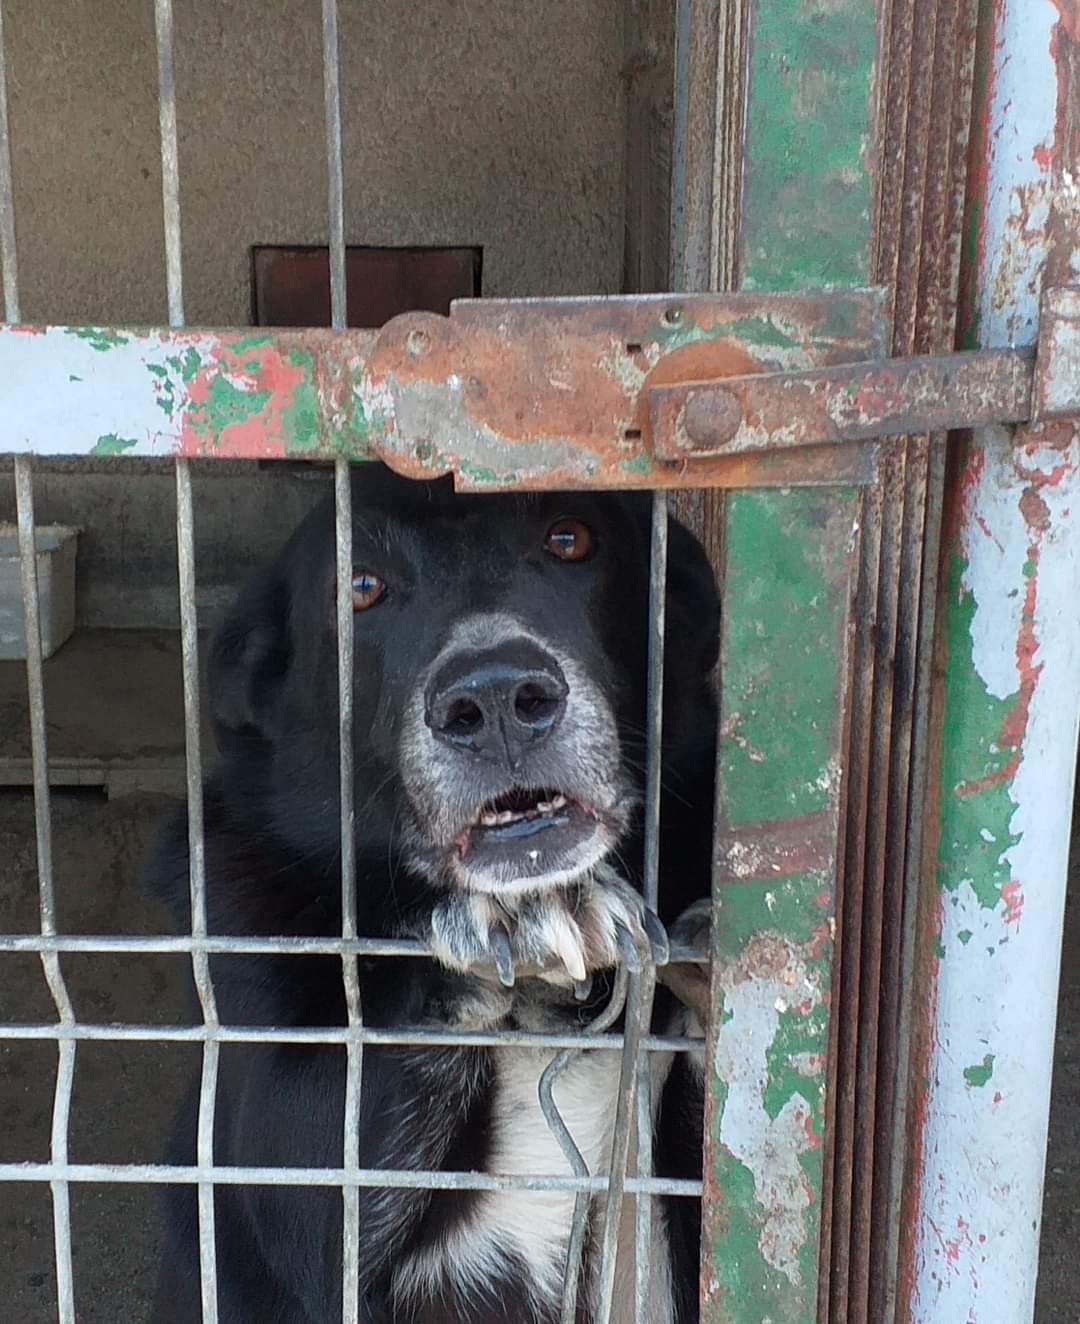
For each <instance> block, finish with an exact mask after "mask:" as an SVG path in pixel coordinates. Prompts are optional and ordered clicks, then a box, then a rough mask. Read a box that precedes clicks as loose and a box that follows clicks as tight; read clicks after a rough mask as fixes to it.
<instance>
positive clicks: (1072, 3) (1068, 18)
mask: <svg viewBox="0 0 1080 1324" xmlns="http://www.w3.org/2000/svg"><path fill="white" fill-rule="evenodd" d="M1050 3H1051V4H1052V5H1053V6H1054V8H1055V9H1056V10H1057V12H1058V26H1059V27H1060V28H1062V29H1063V30H1064V31H1065V32H1066V33H1067V35H1068V37H1069V39H1070V40H1071V41H1075V42H1080V3H1077V0H1050Z"/></svg>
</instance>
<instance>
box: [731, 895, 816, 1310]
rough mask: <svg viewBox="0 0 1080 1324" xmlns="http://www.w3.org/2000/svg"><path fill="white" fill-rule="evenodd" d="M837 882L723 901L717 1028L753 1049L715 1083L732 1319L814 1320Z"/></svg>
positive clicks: (737, 1044)
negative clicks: (827, 901)
mask: <svg viewBox="0 0 1080 1324" xmlns="http://www.w3.org/2000/svg"><path fill="white" fill-rule="evenodd" d="M827 883H828V880H823V879H822V877H821V876H820V875H817V874H805V875H798V876H793V877H788V878H783V879H781V880H779V881H777V882H772V881H770V882H751V883H741V884H736V885H733V886H730V887H727V888H725V890H724V892H723V894H722V908H721V912H720V913H721V923H720V924H719V925H718V927H717V931H716V933H715V935H714V955H713V959H714V961H715V962H716V969H717V970H718V972H719V979H718V984H719V986H720V988H721V990H722V996H723V999H724V1000H723V1004H722V1012H721V1016H720V1018H719V1022H718V1024H719V1025H720V1026H730V1035H731V1043H732V1044H733V1045H735V1049H734V1051H735V1052H736V1053H742V1052H743V1046H744V1045H745V1046H746V1047H745V1051H746V1052H748V1053H749V1054H751V1057H750V1058H748V1059H747V1060H746V1062H745V1063H744V1065H743V1066H742V1067H740V1068H737V1069H735V1070H734V1071H733V1072H732V1075H733V1077H734V1080H728V1079H726V1078H725V1076H724V1074H723V1072H721V1074H720V1075H719V1076H718V1077H717V1078H715V1079H714V1083H713V1089H714V1091H715V1093H714V1099H715V1100H716V1101H717V1102H718V1104H719V1106H718V1107H717V1108H715V1109H714V1110H713V1111H712V1113H711V1115H710V1128H711V1131H712V1142H713V1148H712V1152H713V1154H714V1168H713V1171H714V1174H715V1187H714V1189H715V1190H716V1191H717V1193H718V1198H719V1200H720V1209H719V1210H717V1211H715V1217H714V1218H713V1219H711V1220H710V1223H709V1225H708V1227H709V1230H710V1235H711V1247H712V1260H711V1271H712V1272H713V1273H714V1274H715V1277H716V1280H717V1281H716V1290H715V1292H714V1294H713V1302H714V1305H715V1306H716V1307H717V1308H718V1309H719V1310H720V1314H719V1315H718V1316H717V1317H718V1318H720V1319H724V1320H728V1319H730V1320H738V1321H744V1320H745V1321H747V1324H749V1321H750V1320H754V1321H758V1320H764V1319H769V1320H772V1321H774V1322H775V1324H803V1322H804V1321H808V1320H810V1319H812V1318H813V1311H814V1303H815V1301H816V1297H817V1282H816V1275H817V1270H816V1264H817V1246H818V1237H819V1234H820V1216H821V1211H820V1205H819V1202H818V1198H817V1193H818V1192H819V1191H820V1188H821V1179H822V1161H823V1136H824V1129H825V1118H824V1104H825V1080H826V1073H825V1060H826V1058H825V1054H826V1048H827V1042H828V1022H829V1009H828V1005H827V1002H826V1000H825V998H824V995H823V994H824V989H825V988H826V987H827V984H828V977H829V967H830V963H831V955H832V944H831V942H829V941H824V942H823V941H821V938H822V925H823V924H824V923H825V921H826V918H827V912H826V911H825V910H823V907H822V897H823V887H827ZM825 896H826V897H827V896H828V892H827V891H826V892H825ZM736 1006H738V1007H739V1009H740V1010H739V1012H738V1013H737V1012H736V1010H735V1007H736ZM755 1007H756V1008H758V1009H759V1013H760V1014H764V1015H765V1016H770V1017H775V1027H776V1028H775V1031H774V1032H773V1034H772V1037H771V1039H770V1040H769V1042H768V1043H767V1045H765V1048H764V1062H763V1063H762V1062H761V1061H760V1059H755V1058H754V1056H753V1055H754V1054H756V1053H757V1052H758V1051H759V1050H760V1042H759V1040H758V1039H757V1038H756V1035H759V1034H760V1026H758V1028H757V1031H755V1028H754V1026H753V1025H752V1024H751V1023H750V1021H748V1020H744V1021H740V1015H741V1016H743V1017H746V1016H747V1015H748V1014H749V1015H750V1016H753V1015H755V1012H754V1008H755ZM720 1057H722V1054H721V1053H720V1051H719V1049H718V1058H720ZM762 1068H763V1070H762ZM755 1077H757V1078H758V1079H759V1082H760V1092H759V1094H758V1096H757V1098H756V1100H748V1099H747V1097H746V1094H745V1088H746V1083H747V1080H752V1079H754V1078H755ZM734 1085H737V1086H738V1087H739V1089H740V1096H739V1100H738V1103H737V1104H736V1103H734V1102H733V1103H732V1105H731V1106H732V1107H737V1108H738V1109H739V1112H738V1114H737V1115H731V1116H729V1115H728V1113H727V1108H728V1104H729V1097H730V1092H731V1089H732V1088H733V1086H734ZM755 1102H756V1109H755V1106H754V1105H755ZM748 1105H749V1106H748ZM755 1114H756V1115H755ZM778 1120H779V1123H780V1125H779V1130H778V1131H777V1132H776V1134H774V1129H775V1128H776V1126H777V1123H778Z"/></svg>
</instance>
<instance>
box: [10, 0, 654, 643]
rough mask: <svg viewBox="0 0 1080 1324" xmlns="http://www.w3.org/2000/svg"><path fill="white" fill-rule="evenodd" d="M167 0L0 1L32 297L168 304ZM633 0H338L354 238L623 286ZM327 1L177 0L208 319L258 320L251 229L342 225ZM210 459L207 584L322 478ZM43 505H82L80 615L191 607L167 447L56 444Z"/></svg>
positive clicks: (149, 621) (136, 311)
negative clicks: (151, 457)
mask: <svg viewBox="0 0 1080 1324" xmlns="http://www.w3.org/2000/svg"><path fill="white" fill-rule="evenodd" d="M627 2H628V0H627ZM153 8H154V6H153V3H152V0H5V3H4V30H5V37H6V46H7V53H8V89H9V98H10V114H11V136H12V149H13V158H14V159H13V167H14V177H15V201H16V225H17V234H18V242H19V274H20V287H21V303H22V310H21V311H22V317H23V320H25V321H28V322H68V323H87V322H89V323H94V322H96V323H112V324H116V323H125V322H126V323H136V324H138V323H151V324H153V323H160V322H163V321H164V320H165V273H164V258H163V248H162V220H161V175H160V166H159V151H158V122H157V66H156V57H155V48H154V25H153ZM624 8H625V4H624V0H540V2H539V3H537V0H340V25H341V64H342V99H343V111H344V149H345V197H346V239H347V241H348V242H349V243H356V244H423V243H428V244H481V245H482V246H483V249H484V292H485V293H486V294H489V295H532V294H540V293H551V294H562V293H575V294H577V293H610V292H615V291H617V290H618V289H619V288H620V286H621V283H622V272H623V246H624V222H625V214H626V209H625V206H624V162H625V157H626V148H625V133H626V104H625V102H626V97H625V92H624V84H623V81H622V78H621V73H620V71H621V69H622V67H623V63H624V36H623V33H624ZM320 13H321V6H320V4H319V0H257V2H256V0H242V2H241V0H233V2H232V3H229V2H227V0H177V2H176V4H175V23H176V34H175V35H176V81H177V96H178V116H179V134H180V178H181V203H182V213H183V239H184V285H185V296H186V305H187V317H188V321H189V322H191V323H195V324H203V325H243V324H245V323H247V322H248V321H249V319H250V248H251V245H252V244H256V243H325V242H326V238H327V224H326V201H325V200H326V166H325V151H324V140H323V100H322V97H323V88H322V65H321V45H320V43H321V24H320ZM2 445H3V440H2V438H0V449H2ZM211 472H212V473H213V474H214V475H216V477H205V478H202V479H200V481H199V483H198V485H197V489H196V502H197V528H198V538H199V545H198V554H199V557H200V561H199V566H200V576H201V581H202V585H203V587H202V590H201V596H202V597H203V598H204V600H205V602H206V604H207V605H208V606H211V605H213V604H214V603H217V602H220V600H221V599H222V598H224V597H225V596H227V595H228V593H229V592H231V590H232V587H233V585H234V584H235V582H236V581H237V580H238V579H239V578H242V577H243V575H244V574H246V573H247V570H248V568H249V567H250V566H251V565H252V564H256V563H258V562H259V560H261V559H264V558H265V556H266V555H268V554H269V551H270V550H271V549H272V548H273V547H274V546H276V545H277V543H278V542H280V541H281V539H282V538H283V537H284V536H285V534H286V533H287V532H288V530H289V528H290V527H291V526H292V524H293V523H295V522H296V520H297V519H298V518H299V516H300V514H302V512H303V510H304V509H305V508H306V506H307V505H308V504H309V503H310V499H311V496H312V484H310V483H304V482H302V481H300V480H296V479H289V478H287V477H285V478H283V477H282V476H281V475H280V474H272V473H269V472H268V471H267V470H255V469H251V470H250V471H244V470H238V469H237V468H236V467H235V466H234V467H233V468H232V469H231V470H229V471H226V470H224V469H218V468H214V469H213V470H212V471H211ZM38 510H39V517H40V518H41V519H42V520H53V521H57V522H62V523H75V524H79V525H81V526H82V527H83V528H84V530H85V533H84V536H83V539H82V541H81V544H80V559H79V587H80V600H79V618H80V621H81V623H82V624H84V625H102V624H105V625H108V624H115V625H124V626H131V625H139V624H145V625H156V626H168V627H172V626H174V625H175V624H176V607H175V568H174V566H175V547H174V540H173V538H172V536H171V526H172V520H173V483H172V475H171V471H169V470H168V468H167V467H157V468H155V467H154V466H145V465H144V466H140V465H138V464H134V463H131V462H129V463H128V464H127V465H126V466H123V465H121V466H117V465H111V464H110V465H100V464H99V465H94V464H88V463H83V464H79V465H60V466H52V467H50V468H49V469H48V470H43V472H42V474H41V477H40V480H39V483H38ZM12 516H13V491H12V484H11V480H10V477H7V476H5V475H4V474H3V473H2V472H0V519H10V518H11V517H12Z"/></svg>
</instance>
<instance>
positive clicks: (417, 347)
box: [405, 331, 431, 358]
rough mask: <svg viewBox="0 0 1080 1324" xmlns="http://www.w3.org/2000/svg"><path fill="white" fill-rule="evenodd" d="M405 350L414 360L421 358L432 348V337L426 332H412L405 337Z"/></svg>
mask: <svg viewBox="0 0 1080 1324" xmlns="http://www.w3.org/2000/svg"><path fill="white" fill-rule="evenodd" d="M405 348H406V350H407V351H408V352H409V353H410V354H411V355H412V356H413V357H414V358H419V357H420V355H421V354H426V353H427V352H428V350H429V349H430V348H431V337H430V336H429V335H428V333H427V332H426V331H410V332H409V334H408V335H407V336H406V337H405Z"/></svg>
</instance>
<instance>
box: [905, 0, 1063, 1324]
mask: <svg viewBox="0 0 1080 1324" xmlns="http://www.w3.org/2000/svg"><path fill="white" fill-rule="evenodd" d="M1078 38H1080V9H1078V8H1077V5H1076V3H1075V0H1056V2H1055V0H996V3H995V4H994V5H993V6H990V5H989V4H986V5H984V6H983V28H982V32H981V35H980V50H981V62H980V68H979V74H980V78H979V92H980V97H981V100H982V105H981V107H980V109H981V111H982V119H981V133H980V135H979V138H980V141H977V142H976V144H975V165H976V168H975V170H974V171H973V184H972V187H971V196H970V199H969V216H970V227H969V242H968V246H969V251H968V254H967V273H968V277H969V280H970V284H971V291H970V297H969V299H968V308H967V314H968V318H969V322H970V333H969V334H970V339H971V340H972V341H973V342H975V343H977V344H979V345H984V346H1001V345H1025V344H1030V343H1031V342H1033V341H1034V339H1035V337H1036V330H1037V325H1038V315H1039V290H1040V287H1041V285H1042V283H1043V279H1044V275H1045V274H1046V273H1052V277H1053V279H1054V280H1069V279H1071V280H1072V281H1074V282H1075V281H1076V280H1077V277H1078V275H1080V226H1078V224H1077V222H1078V219H1080V183H1078V180H1077V176H1076V174H1075V171H1076V168H1077V164H1078V162H1077V159H1076V157H1077V152H1078V146H1077V136H1076V129H1075V127H1074V124H1073V120H1074V117H1075V109H1074V108H1072V109H1071V108H1070V97H1071V96H1072V95H1074V94H1075V91H1076V88H1075V84H1072V85H1070V80H1071V79H1075V73H1074V72H1073V71H1074V70H1075V69H1076V68H1077V54H1078V47H1080V41H1078ZM1074 105H1075V103H1074ZM1078 465H1080V444H1078V437H1077V434H1076V429H1075V427H1071V426H1068V427H1061V428H1057V429H1053V430H1051V429H1047V430H1046V431H1045V432H1041V433H1040V432H1038V431H1036V430H1033V429H1032V430H1027V431H1026V432H1025V433H1024V434H1023V435H1020V436H1014V435H1013V434H1012V433H1011V432H1010V431H1009V430H1007V429H1003V428H987V429H983V430H981V431H979V432H978V433H976V434H975V435H974V436H973V437H972V439H971V441H970V443H969V444H968V445H967V447H966V450H965V451H964V453H963V455H962V462H961V463H960V464H959V465H958V466H957V469H956V472H955V474H954V478H953V480H952V482H951V484H950V491H949V503H950V511H949V519H948V521H947V524H946V530H945V563H944V574H943V578H942V589H943V603H942V616H941V621H942V625H941V629H942V650H941V654H942V655H941V660H942V663H943V667H944V683H943V690H942V693H941V695H940V701H939V712H940V715H941V722H940V727H939V728H938V730H937V735H938V738H939V740H940V749H939V751H938V758H939V766H938V779H937V780H938V787H939V808H938V820H937V828H938V840H937V844H936V856H935V857H934V858H931V859H929V861H928V871H927V888H926V893H925V895H924V906H923V911H924V922H923V941H924V945H925V951H926V962H925V965H924V975H925V995H924V1001H923V1005H922V1009H921V1014H922V1024H921V1028H920V1032H921V1034H922V1045H921V1047H922V1052H921V1055H920V1058H919V1059H917V1061H918V1064H919V1065H918V1068H917V1070H921V1071H922V1072H924V1073H925V1078H924V1079H923V1080H921V1081H920V1080H919V1079H918V1078H916V1079H915V1080H914V1084H913V1095H914V1096H915V1117H914V1122H915V1154H916V1164H917V1166H916V1170H915V1173H914V1175H913V1178H912V1181H913V1185H912V1187H911V1190H910V1192H909V1200H908V1207H907V1210H906V1219H905V1222H906V1226H907V1227H908V1228H909V1229H910V1232H909V1235H908V1237H907V1242H908V1244H907V1246H906V1248H905V1249H906V1257H905V1258H906V1262H905V1263H904V1266H903V1268H904V1282H903V1291H902V1295H901V1301H900V1311H899V1315H898V1318H899V1319H902V1320H905V1321H912V1324H914V1322H917V1324H960V1322H961V1321H964V1322H965V1324H1026V1322H1027V1321H1029V1320H1030V1319H1031V1318H1032V1313H1033V1309H1034V1298H1035V1281H1036V1275H1037V1268H1038V1247H1039V1224H1040V1216H1041V1208H1042V1185H1043V1167H1044V1157H1045V1149H1046V1133H1047V1119H1048V1113H1049V1104H1050V1078H1051V1067H1052V1062H1053V1044H1054V1021H1055V1011H1056V1003H1057V988H1058V967H1059V954H1060V945H1061V932H1062V920H1063V907H1064V899H1065V885H1066V862H1067V856H1068V847H1069V828H1070V818H1071V812H1072V786H1073V774H1074V768H1075V759H1076V738H1077V721H1078V712H1080V610H1078V607H1077V603H1078V602H1080V529H1078V527H1077V526H1078V522H1080V470H1078Z"/></svg>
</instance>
